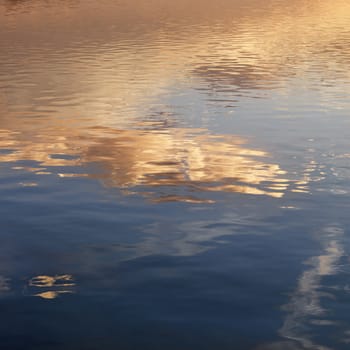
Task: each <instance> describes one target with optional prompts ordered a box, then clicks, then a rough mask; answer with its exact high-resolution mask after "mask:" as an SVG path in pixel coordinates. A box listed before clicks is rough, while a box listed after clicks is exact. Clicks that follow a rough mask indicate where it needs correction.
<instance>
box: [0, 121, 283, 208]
mask: <svg viewBox="0 0 350 350" xmlns="http://www.w3.org/2000/svg"><path fill="white" fill-rule="evenodd" d="M139 125H140V124H139ZM146 125H147V129H129V130H116V129H112V128H105V127H94V128H87V129H85V130H84V131H85V133H84V134H82V133H81V131H82V130H74V129H68V128H67V129H62V128H59V129H58V130H57V135H56V134H55V133H54V129H52V128H50V130H48V131H47V132H46V133H45V132H44V131H43V130H41V132H40V135H33V136H34V138H35V140H36V142H32V141H31V140H28V139H26V138H24V139H23V138H22V137H21V135H17V134H16V135H13V134H11V133H9V136H10V138H11V139H12V140H11V142H10V143H11V144H12V148H13V151H11V152H9V153H8V154H2V155H1V156H0V161H3V162H16V161H21V160H32V161H36V162H37V163H38V166H37V167H35V166H31V167H27V168H24V169H25V170H28V171H31V172H35V173H37V174H39V175H42V174H43V173H44V174H45V173H51V172H55V170H54V169H55V167H64V169H65V170H66V171H67V172H66V173H62V172H61V171H62V169H60V172H56V174H57V175H59V176H60V177H72V176H87V177H90V178H97V179H99V180H101V181H102V182H103V184H104V185H105V186H108V187H117V188H121V189H125V190H127V189H130V190H132V189H133V188H135V189H136V188H137V190H138V191H139V192H141V193H143V194H144V195H145V196H147V197H150V199H152V200H155V201H186V202H199V201H200V202H201V201H202V202H211V200H210V198H208V195H206V196H204V198H201V197H198V196H197V195H196V193H197V194H198V193H209V192H213V191H222V192H238V193H246V194H254V195H268V196H272V197H281V196H283V194H284V192H285V190H286V189H287V187H288V185H289V183H288V180H287V179H285V178H284V175H285V172H284V171H283V170H281V169H280V167H279V165H278V164H274V163H271V162H270V161H269V160H268V158H269V155H268V154H267V153H266V152H264V151H262V150H256V149H252V148H248V147H247V146H246V145H245V140H244V139H242V138H239V137H235V136H227V135H215V136H214V135H209V134H208V131H206V130H202V129H198V130H196V129H185V128H166V127H163V128H159V127H158V128H153V129H152V128H151V127H150V125H151V124H150V123H145V125H144V127H145V126H146ZM63 131H64V132H65V135H64V136H63V135H61V133H62V132H63ZM79 132H80V134H79ZM37 136H39V137H37ZM56 140H60V142H56ZM3 142H4V145H6V144H8V143H9V140H6V139H5V140H3ZM1 146H2V144H1V142H0V147H1ZM74 150H77V151H76V152H75V151H74ZM78 155H79V157H77V156H78ZM69 156H70V157H69ZM75 156H76V157H75ZM67 158H69V159H67ZM90 164H94V167H95V168H96V166H97V168H98V169H99V170H98V171H97V172H96V171H95V172H94V173H92V172H89V167H90ZM70 166H79V167H83V168H84V169H85V172H84V174H79V173H71V170H70V169H71V168H70ZM14 168H15V169H18V168H19V170H21V168H20V167H14ZM160 187H162V190H161V192H162V193H161V194H160V193H157V188H160ZM142 188H145V189H144V190H143V189H142ZM180 188H181V189H182V192H183V191H185V193H182V192H177V190H178V189H180Z"/></svg>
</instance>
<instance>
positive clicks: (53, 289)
mask: <svg viewBox="0 0 350 350" xmlns="http://www.w3.org/2000/svg"><path fill="white" fill-rule="evenodd" d="M75 286H76V283H75V281H74V278H73V276H71V275H55V276H46V275H39V276H35V277H33V278H31V279H30V280H29V281H28V285H27V287H26V294H27V295H31V296H36V297H40V298H42V299H55V298H57V297H59V296H60V295H62V294H67V293H69V294H71V293H74V292H75V291H74V287H75Z"/></svg>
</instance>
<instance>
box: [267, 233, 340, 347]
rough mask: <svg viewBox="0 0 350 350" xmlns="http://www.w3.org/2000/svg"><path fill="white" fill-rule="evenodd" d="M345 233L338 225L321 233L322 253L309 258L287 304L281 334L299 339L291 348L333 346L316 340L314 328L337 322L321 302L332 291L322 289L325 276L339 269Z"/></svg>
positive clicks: (292, 339) (335, 272) (284, 336)
mask: <svg viewBox="0 0 350 350" xmlns="http://www.w3.org/2000/svg"><path fill="white" fill-rule="evenodd" d="M343 233H344V231H343V230H342V229H341V228H339V227H337V226H329V227H326V228H325V229H324V230H323V232H321V235H320V237H319V239H320V243H321V244H322V246H323V251H322V254H321V255H319V256H315V257H312V258H310V259H309V260H307V261H305V264H306V265H308V266H310V268H308V269H307V270H305V271H304V272H303V273H302V275H301V276H300V278H299V281H298V285H297V288H296V289H295V291H294V292H293V293H292V295H291V298H290V301H289V303H288V304H287V305H285V306H284V309H285V311H286V312H287V316H286V318H285V320H284V323H283V326H282V328H281V329H280V331H279V333H280V335H281V336H282V337H283V338H287V339H290V340H291V341H294V342H295V345H294V347H291V349H294V348H295V349H314V350H316V349H317V350H330V349H331V348H330V347H328V346H326V345H321V344H318V343H317V342H316V341H315V340H314V339H313V336H312V327H317V326H318V327H324V326H330V325H334V324H335V323H334V321H332V320H330V319H329V318H327V310H326V309H325V308H324V307H323V306H322V303H321V299H322V298H325V297H332V295H331V294H328V293H324V292H322V289H323V288H322V279H323V278H324V277H325V276H331V275H335V274H337V272H338V267H339V260H340V259H341V257H342V256H343V255H344V249H343V246H342V243H341V241H342V236H343ZM266 349H270V348H268V347H267V348H266ZM271 349H274V347H271Z"/></svg>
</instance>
